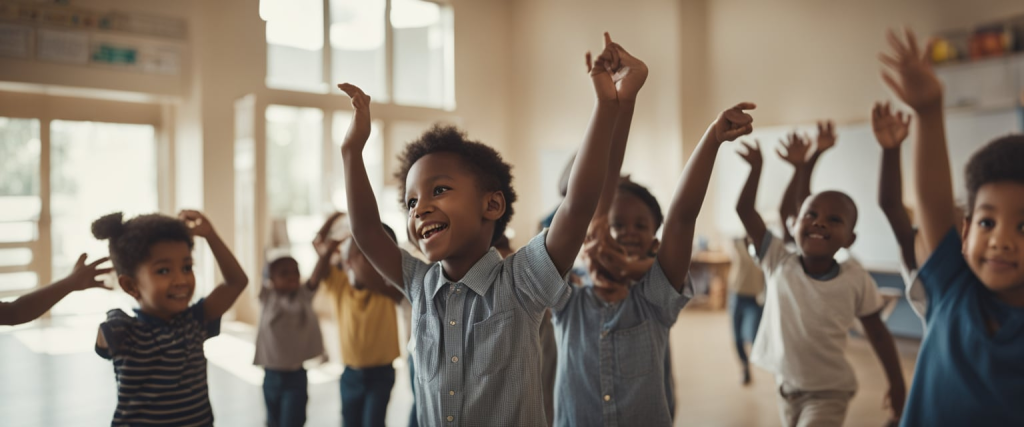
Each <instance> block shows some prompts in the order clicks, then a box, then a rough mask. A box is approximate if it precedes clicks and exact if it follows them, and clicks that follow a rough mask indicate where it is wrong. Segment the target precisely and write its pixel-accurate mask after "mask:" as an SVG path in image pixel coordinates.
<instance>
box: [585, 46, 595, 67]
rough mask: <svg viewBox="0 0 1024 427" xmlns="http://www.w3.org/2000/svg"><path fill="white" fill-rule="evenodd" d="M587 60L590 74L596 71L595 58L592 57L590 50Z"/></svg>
mask: <svg viewBox="0 0 1024 427" xmlns="http://www.w3.org/2000/svg"><path fill="white" fill-rule="evenodd" d="M586 59H587V72H588V73H589V72H591V71H593V70H594V61H593V58H591V56H590V51H589V50H588V51H587V55H586Z"/></svg>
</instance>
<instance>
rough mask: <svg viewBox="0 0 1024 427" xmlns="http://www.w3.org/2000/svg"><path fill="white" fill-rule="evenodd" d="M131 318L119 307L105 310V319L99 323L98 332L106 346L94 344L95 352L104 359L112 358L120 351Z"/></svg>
mask: <svg viewBox="0 0 1024 427" xmlns="http://www.w3.org/2000/svg"><path fill="white" fill-rule="evenodd" d="M131 323H132V318H131V316H129V315H128V314H126V313H125V312H124V311H122V310H121V309H117V310H110V311H108V312H107V320H105V321H104V322H103V323H100V333H101V334H103V340H104V341H106V342H107V348H100V347H99V346H96V354H97V355H99V356H100V357H102V358H104V359H108V360H109V359H113V358H114V356H117V355H118V354H120V353H121V350H122V349H123V348H124V346H125V344H126V343H127V341H129V339H128V336H129V334H128V328H130V327H131Z"/></svg>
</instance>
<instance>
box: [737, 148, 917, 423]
mask: <svg viewBox="0 0 1024 427" xmlns="http://www.w3.org/2000/svg"><path fill="white" fill-rule="evenodd" d="M744 146H745V147H746V148H747V152H746V153H741V156H743V158H744V159H745V160H746V161H747V162H748V163H750V166H751V170H750V176H749V177H748V178H747V183H746V185H745V186H744V187H743V191H742V193H741V195H740V199H739V202H738V203H737V205H736V211H737V213H739V216H740V219H741V220H742V221H743V225H744V227H745V228H746V230H747V235H748V236H749V237H750V239H751V240H752V241H754V242H755V244H756V245H757V246H756V247H757V256H758V258H759V259H760V263H761V268H762V269H763V270H764V274H765V281H766V283H767V291H766V298H765V306H764V315H763V318H762V320H761V326H760V328H759V330H758V332H757V337H756V338H755V340H754V348H753V350H752V355H751V360H752V361H753V362H754V363H755V364H757V365H758V366H761V367H763V368H765V369H767V370H769V371H771V372H773V373H775V377H776V381H777V382H778V384H779V399H778V403H779V410H780V412H781V416H782V423H783V425H786V426H796V425H801V426H803V425H841V424H842V423H843V420H844V419H845V418H846V409H847V406H848V405H849V402H850V399H851V398H853V394H854V393H855V392H856V390H857V379H856V377H855V376H854V372H853V369H852V368H851V367H850V364H849V362H848V361H847V360H846V357H845V355H844V349H845V347H846V339H847V335H848V331H849V328H850V326H852V324H853V321H854V319H859V320H860V322H861V324H862V325H863V326H864V330H865V332H866V334H867V336H868V340H869V341H870V342H871V346H872V348H873V349H874V350H875V353H876V354H877V355H878V357H879V359H880V360H881V362H882V366H883V367H884V368H885V372H886V376H887V377H888V379H889V393H888V397H889V399H890V400H891V403H892V409H893V417H894V419H898V418H899V416H900V412H901V409H902V406H903V398H904V393H905V392H904V384H903V375H902V373H901V372H900V364H899V359H898V356H897V354H896V348H895V344H894V342H893V340H892V335H890V334H889V330H888V329H887V328H886V327H885V324H884V323H883V322H882V320H881V318H880V317H879V311H880V310H881V309H882V306H883V304H882V299H881V297H880V296H879V294H878V289H877V285H875V283H874V280H872V279H871V276H870V275H869V274H868V273H867V272H866V271H864V270H863V269H862V268H860V267H859V265H858V264H856V263H851V262H846V263H843V264H839V263H837V262H836V260H835V254H836V252H837V251H838V250H839V249H840V248H848V247H850V245H852V244H853V242H854V239H855V238H856V235H855V234H854V231H853V230H854V226H855V225H856V222H857V206H856V205H855V204H854V203H853V200H852V199H850V197H849V196H847V195H846V194H843V193H841V192H838V191H826V192H822V193H818V194H814V195H812V196H810V197H808V198H807V200H805V201H804V202H803V206H802V207H801V209H800V214H799V217H798V219H797V222H796V224H795V228H794V232H795V233H794V236H793V237H794V239H795V240H796V244H797V250H798V251H797V252H796V253H791V252H789V251H787V250H786V249H785V248H784V247H783V245H782V241H781V240H780V239H778V238H775V237H773V236H772V235H771V234H770V233H768V232H767V231H766V230H765V225H764V221H762V219H761V216H760V215H758V213H757V211H756V210H755V209H754V200H755V199H756V197H757V186H758V180H759V178H760V175H761V152H760V150H759V148H758V146H757V144H756V143H755V145H753V146H748V145H746V144H744ZM797 161H799V160H798V159H797ZM801 185H806V184H801Z"/></svg>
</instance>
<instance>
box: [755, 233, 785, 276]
mask: <svg viewBox="0 0 1024 427" xmlns="http://www.w3.org/2000/svg"><path fill="white" fill-rule="evenodd" d="M789 255H790V253H789V251H788V250H786V245H785V244H784V242H783V241H782V239H779V238H777V237H775V236H773V235H772V234H771V233H767V232H766V233H764V240H762V241H761V243H760V245H758V247H757V259H758V263H759V264H760V265H761V269H762V270H764V273H765V275H766V276H767V275H769V274H770V273H771V272H772V271H774V270H775V269H777V268H778V267H779V266H780V265H782V263H783V261H785V260H786V257H787V256H789Z"/></svg>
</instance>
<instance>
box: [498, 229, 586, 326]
mask: <svg viewBox="0 0 1024 427" xmlns="http://www.w3.org/2000/svg"><path fill="white" fill-rule="evenodd" d="M547 235H548V230H547V229H545V230H544V231H541V232H540V234H538V235H536V236H535V237H534V238H533V239H531V240H530V243H528V244H527V245H526V246H524V247H523V248H522V249H519V251H517V252H516V253H514V254H512V255H510V256H509V258H511V260H510V261H508V262H510V263H511V264H510V265H511V268H512V280H513V284H514V286H515V290H516V292H517V293H518V294H519V295H520V296H521V297H523V299H524V300H525V301H528V302H530V303H532V304H534V305H536V307H535V308H536V309H537V310H536V311H537V313H538V314H540V313H542V312H543V309H545V308H553V309H555V310H559V309H561V308H562V307H563V306H564V305H565V304H566V303H567V302H569V296H570V295H571V294H572V288H571V287H570V286H569V275H568V274H566V275H565V276H562V275H561V274H560V273H559V272H558V268H557V267H555V263H554V262H553V261H551V255H549V254H548V247H547V242H546V239H547Z"/></svg>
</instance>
